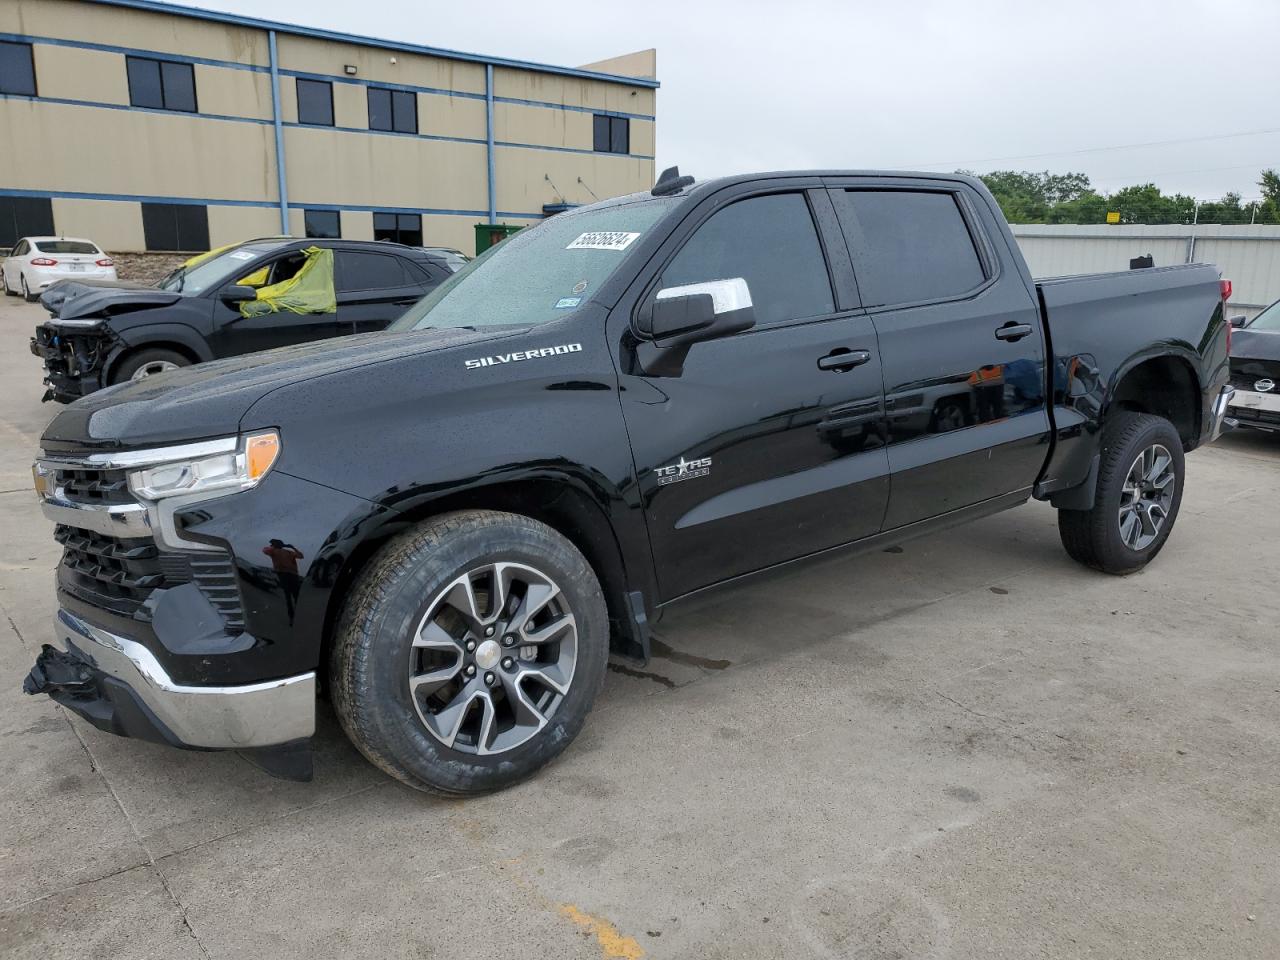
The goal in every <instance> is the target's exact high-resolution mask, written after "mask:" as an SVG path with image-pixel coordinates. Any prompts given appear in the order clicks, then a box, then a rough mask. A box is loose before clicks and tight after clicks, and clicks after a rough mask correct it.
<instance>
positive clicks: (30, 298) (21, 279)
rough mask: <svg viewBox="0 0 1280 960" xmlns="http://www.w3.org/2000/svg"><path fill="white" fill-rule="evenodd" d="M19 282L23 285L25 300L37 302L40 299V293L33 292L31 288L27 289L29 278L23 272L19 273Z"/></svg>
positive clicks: (23, 297)
mask: <svg viewBox="0 0 1280 960" xmlns="http://www.w3.org/2000/svg"><path fill="white" fill-rule="evenodd" d="M18 282H19V283H20V284H21V285H22V299H23V300H25V301H27V303H35V302H36V301H37V300H39V299H40V294H38V293H32V292H31V291H30V290H28V289H27V278H26V277H24V276H23V275H22V274H18Z"/></svg>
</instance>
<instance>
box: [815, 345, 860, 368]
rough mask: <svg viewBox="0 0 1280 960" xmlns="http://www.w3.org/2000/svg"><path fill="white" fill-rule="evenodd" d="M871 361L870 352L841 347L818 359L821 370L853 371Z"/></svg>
mask: <svg viewBox="0 0 1280 960" xmlns="http://www.w3.org/2000/svg"><path fill="white" fill-rule="evenodd" d="M870 359H871V351H870V350H850V349H849V348H848V347H840V348H839V349H838V350H832V351H831V352H830V353H828V354H827V355H826V356H825V357H819V358H818V369H819V370H835V371H837V372H839V371H842V370H852V369H853V368H854V367H860V366H862V365H863V364H864V363H866V362H867V361H868V360H870Z"/></svg>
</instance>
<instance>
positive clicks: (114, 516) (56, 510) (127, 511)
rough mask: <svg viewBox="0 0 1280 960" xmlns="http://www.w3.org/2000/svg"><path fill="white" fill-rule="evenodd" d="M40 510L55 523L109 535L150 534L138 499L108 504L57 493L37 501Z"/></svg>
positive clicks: (148, 522) (144, 508) (138, 535)
mask: <svg viewBox="0 0 1280 960" xmlns="http://www.w3.org/2000/svg"><path fill="white" fill-rule="evenodd" d="M40 512H41V513H43V514H44V515H45V516H46V517H47V518H48V519H50V520H52V521H53V522H54V523H61V524H65V525H66V526H68V527H79V528H80V529H82V530H92V531H93V532H94V533H101V534H103V535H105V536H108V537H123V538H128V537H149V536H151V522H150V521H149V520H148V519H147V508H146V507H144V506H143V505H142V504H140V503H117V504H112V505H110V506H107V505H105V504H97V503H82V502H80V501H78V500H67V499H66V498H64V497H61V496H59V495H58V494H56V493H55V494H53V495H52V496H49V497H45V498H43V499H42V500H41V501H40Z"/></svg>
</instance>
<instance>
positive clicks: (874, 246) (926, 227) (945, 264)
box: [832, 190, 987, 307]
mask: <svg viewBox="0 0 1280 960" xmlns="http://www.w3.org/2000/svg"><path fill="white" fill-rule="evenodd" d="M832 199H833V200H834V201H835V206H836V213H837V214H838V216H839V218H840V226H841V229H842V230H843V231H844V234H845V240H846V241H847V242H848V244H849V252H850V254H852V255H853V261H854V268H855V270H856V272H857V278H858V292H859V294H860V295H861V297H862V303H863V305H864V306H867V307H882V306H891V305H894V304H902V303H918V302H921V301H928V300H942V299H946V298H949V297H959V296H963V295H965V294H967V293H969V292H971V291H972V290H974V289H975V288H977V287H979V286H981V285H982V283H983V282H984V281H985V280H986V279H987V278H986V273H985V271H984V270H983V267H982V260H981V259H980V258H979V256H978V250H977V248H976V247H975V246H974V242H973V236H972V235H971V234H970V232H969V227H968V225H967V224H966V223H965V218H964V215H963V214H962V213H961V211H960V206H959V203H958V201H957V199H956V196H955V194H952V193H949V192H944V191H940V192H926V191H910V190H836V191H833V194H832Z"/></svg>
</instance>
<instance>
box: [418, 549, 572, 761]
mask: <svg viewBox="0 0 1280 960" xmlns="http://www.w3.org/2000/svg"><path fill="white" fill-rule="evenodd" d="M577 654H578V627H577V622H576V621H575V619H574V616H573V612H572V610H570V608H569V605H568V601H567V598H566V597H565V595H564V593H563V592H562V591H561V590H560V587H559V586H558V585H557V584H556V582H555V581H554V580H552V578H551V577H549V576H548V575H547V574H545V573H543V572H542V571H540V570H537V569H535V568H534V567H531V566H527V565H525V564H521V563H506V562H498V563H490V564H485V565H483V566H480V567H476V568H474V569H472V570H469V571H467V572H466V573H464V574H463V575H462V576H460V577H458V578H457V579H455V580H453V581H452V582H451V583H449V584H448V585H447V586H445V587H444V588H443V589H442V590H440V591H439V592H438V593H437V594H436V596H435V597H434V598H432V600H431V603H430V604H429V606H428V607H427V612H426V615H425V616H423V618H422V620H421V621H420V622H419V624H418V627H417V629H416V631H415V633H414V637H413V645H412V647H411V648H410V651H409V675H408V683H409V696H410V698H411V699H412V700H413V706H414V709H415V710H416V711H417V713H418V717H419V719H421V721H422V723H423V725H424V726H425V727H426V728H427V730H428V731H429V732H430V733H431V735H432V736H433V737H435V738H436V739H437V740H439V741H440V742H441V743H442V744H444V745H445V746H446V747H450V748H452V749H454V750H458V751H461V752H463V753H471V754H478V755H490V754H497V753H504V752H506V751H509V750H514V749H515V748H517V747H519V746H521V745H522V744H524V743H526V742H528V741H529V740H530V739H531V738H532V737H534V736H535V735H537V734H538V733H539V732H540V731H541V730H542V729H543V727H545V726H546V725H547V723H548V722H549V721H550V719H551V717H552V716H553V715H554V713H555V711H556V709H557V708H558V707H559V705H560V704H561V703H562V702H563V700H564V697H565V694H567V693H568V692H569V685H570V684H571V683H572V682H573V673H574V667H575V666H576V664H577Z"/></svg>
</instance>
